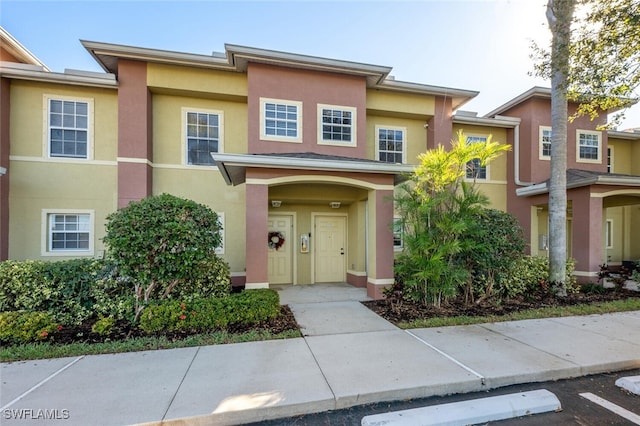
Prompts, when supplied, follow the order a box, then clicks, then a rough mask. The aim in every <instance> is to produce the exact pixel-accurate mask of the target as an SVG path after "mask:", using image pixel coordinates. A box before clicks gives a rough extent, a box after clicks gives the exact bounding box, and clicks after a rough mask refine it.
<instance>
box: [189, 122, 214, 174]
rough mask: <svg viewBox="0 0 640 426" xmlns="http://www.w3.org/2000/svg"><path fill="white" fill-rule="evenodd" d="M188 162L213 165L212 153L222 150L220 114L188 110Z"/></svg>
mask: <svg viewBox="0 0 640 426" xmlns="http://www.w3.org/2000/svg"><path fill="white" fill-rule="evenodd" d="M186 127H187V139H186V140H187V164H190V165H198V166H209V165H213V158H212V157H211V153H213V152H220V151H221V149H220V148H221V146H220V145H221V140H220V137H221V135H220V133H221V117H220V115H219V114H210V113H205V112H187V126H186Z"/></svg>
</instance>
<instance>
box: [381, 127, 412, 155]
mask: <svg viewBox="0 0 640 426" xmlns="http://www.w3.org/2000/svg"><path fill="white" fill-rule="evenodd" d="M380 130H400V131H401V132H402V164H406V163H407V128H406V127H398V126H384V125H379V124H376V126H375V132H376V135H375V144H376V161H380Z"/></svg>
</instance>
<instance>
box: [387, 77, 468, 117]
mask: <svg viewBox="0 0 640 426" xmlns="http://www.w3.org/2000/svg"><path fill="white" fill-rule="evenodd" d="M375 88H376V89H380V90H390V91H394V92H404V93H416V94H420V95H433V96H443V97H450V98H452V99H453V104H452V109H453V110H456V109H458V108H460V107H461V106H462V105H464V104H466V103H467V102H469V101H470V100H471V99H473V98H475V97H476V96H478V94H479V93H480V92H478V91H476V90H465V89H456V88H452V87H443V86H432V85H428V84H420V83H412V82H408V81H399V80H390V79H385V80H384V81H382V82H380V83H379V84H378V85H377V86H376V87H375Z"/></svg>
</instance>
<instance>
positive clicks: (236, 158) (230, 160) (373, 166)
mask: <svg viewBox="0 0 640 426" xmlns="http://www.w3.org/2000/svg"><path fill="white" fill-rule="evenodd" d="M212 155H213V158H214V161H215V162H216V163H224V164H227V165H230V166H251V167H262V168H276V169H306V170H341V171H347V172H358V173H382V174H402V173H412V172H413V170H414V168H415V166H414V165H410V164H392V163H370V162H364V161H362V162H360V161H357V160H355V161H328V160H318V159H314V158H296V157H277V156H271V155H259V154H256V155H253V154H251V155H247V154H212Z"/></svg>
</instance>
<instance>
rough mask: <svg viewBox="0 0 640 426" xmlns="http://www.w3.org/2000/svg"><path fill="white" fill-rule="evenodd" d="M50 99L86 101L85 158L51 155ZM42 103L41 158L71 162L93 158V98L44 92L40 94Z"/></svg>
mask: <svg viewBox="0 0 640 426" xmlns="http://www.w3.org/2000/svg"><path fill="white" fill-rule="evenodd" d="M51 100H61V101H75V102H86V103H87V158H73V157H53V156H51V132H50V130H49V120H50V117H51V116H50V114H49V101H51ZM42 103H43V108H42V111H43V119H42V123H43V126H42V127H43V131H42V152H43V158H48V159H50V160H52V161H58V160H60V161H65V162H68V161H71V162H85V161H88V160H93V158H94V154H93V146H94V143H93V140H94V139H93V138H94V120H93V114H94V99H93V98H83V97H79V96H68V95H53V94H44V95H43V96H42Z"/></svg>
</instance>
